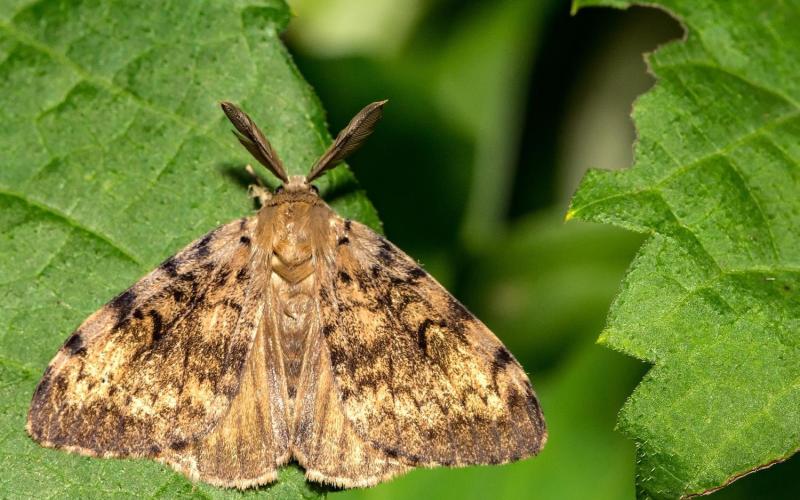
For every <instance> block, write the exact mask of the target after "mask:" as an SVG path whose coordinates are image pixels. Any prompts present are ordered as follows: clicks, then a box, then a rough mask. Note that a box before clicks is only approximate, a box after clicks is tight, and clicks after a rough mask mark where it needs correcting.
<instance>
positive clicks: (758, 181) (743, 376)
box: [568, 0, 800, 498]
mask: <svg viewBox="0 0 800 500" xmlns="http://www.w3.org/2000/svg"><path fill="white" fill-rule="evenodd" d="M595 4H603V5H613V6H617V7H624V6H627V5H628V2H623V1H614V0H581V1H578V2H576V7H579V6H584V5H595ZM655 4H656V5H658V6H661V7H663V8H665V9H667V10H669V11H670V12H672V13H674V14H675V15H676V16H678V17H679V19H681V21H682V22H683V23H684V26H685V28H686V30H687V38H686V40H685V41H682V42H677V43H672V44H669V45H667V46H665V47H663V48H661V49H659V50H658V51H656V52H655V53H654V54H653V55H651V56H650V57H649V63H650V67H651V69H652V71H653V73H654V74H655V76H656V77H657V79H658V83H657V85H656V86H655V88H654V89H653V90H652V91H650V92H648V93H647V94H645V95H644V96H643V97H642V98H641V99H640V100H639V101H638V102H637V104H636V106H635V109H634V119H635V122H636V126H637V129H638V134H639V139H638V142H637V144H636V154H635V158H636V159H635V164H634V166H633V168H631V169H629V170H626V171H619V172H600V171H591V172H590V173H589V174H587V176H586V178H585V179H584V180H583V182H582V184H581V186H580V188H579V190H578V192H577V193H576V195H575V198H574V199H573V202H572V208H571V210H570V212H569V213H568V218H569V217H577V218H581V219H585V220H592V221H600V222H606V223H610V224H614V225H617V226H621V227H624V228H628V229H632V230H634V231H640V232H645V233H649V234H650V238H649V239H648V241H647V242H646V243H645V244H644V246H643V247H642V249H641V250H640V252H639V254H638V257H637V258H636V260H635V261H634V264H633V266H632V268H631V269H630V271H629V274H628V275H627V277H626V279H625V281H624V284H623V288H622V291H621V292H620V294H619V296H618V297H617V299H616V301H615V303H614V305H613V306H612V309H611V312H610V316H609V319H608V325H607V328H606V330H605V331H604V332H603V334H602V336H601V342H602V343H604V344H606V345H608V346H610V347H612V348H614V349H618V350H620V351H622V352H625V353H628V354H630V355H632V356H635V357H637V358H639V359H642V360H646V361H648V362H650V363H653V364H654V366H653V368H652V369H651V370H650V371H649V373H648V374H647V376H646V377H645V378H644V380H643V381H642V383H641V384H640V385H639V386H638V387H637V389H636V390H635V392H634V394H633V395H632V396H631V398H630V400H629V401H628V402H627V403H626V405H625V406H624V408H623V411H622V413H621V415H620V419H619V427H620V428H621V429H622V430H623V431H624V432H625V433H626V434H627V435H629V436H631V437H633V438H634V439H635V441H636V446H637V450H638V451H637V454H638V457H637V487H638V490H639V493H640V496H642V497H653V498H674V497H678V496H686V495H691V494H700V493H705V492H708V491H711V490H714V489H716V488H719V487H722V486H724V485H726V484H728V483H729V482H731V481H733V480H735V479H737V478H738V477H741V476H742V475H744V474H747V473H749V472H752V471H754V470H757V469H759V468H761V467H765V466H768V465H769V464H771V463H774V462H776V461H781V460H785V459H786V458H787V457H789V456H791V455H792V454H793V453H795V452H796V451H797V450H798V448H799V447H800V425H798V422H800V343H799V340H800V339H799V338H798V333H799V332H800V293H799V291H800V161H799V160H800V140H798V137H800V106H799V103H800V63H798V59H797V57H796V56H797V54H798V52H800V37H798V33H800V32H798V30H797V26H798V25H800V4H798V2H796V1H789V2H770V3H765V2H751V1H749V0H737V1H730V2H724V3H720V2H714V1H711V0H703V1H696V0H691V1H690V0H672V1H667V0H663V1H657V2H655Z"/></svg>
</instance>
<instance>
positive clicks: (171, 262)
mask: <svg viewBox="0 0 800 500" xmlns="http://www.w3.org/2000/svg"><path fill="white" fill-rule="evenodd" d="M159 267H160V268H161V270H162V271H164V272H165V273H167V274H168V275H169V276H170V277H171V278H174V277H175V276H177V275H178V259H176V258H175V256H174V255H173V256H172V257H170V258H169V259H167V260H165V261H164V262H162V263H161V266H159Z"/></svg>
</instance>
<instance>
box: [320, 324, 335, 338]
mask: <svg viewBox="0 0 800 500" xmlns="http://www.w3.org/2000/svg"><path fill="white" fill-rule="evenodd" d="M334 330H336V327H335V326H333V325H325V326H323V327H322V335H324V336H325V337H328V336H330V334H332V333H333V332H334Z"/></svg>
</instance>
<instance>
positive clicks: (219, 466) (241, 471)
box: [27, 101, 547, 488]
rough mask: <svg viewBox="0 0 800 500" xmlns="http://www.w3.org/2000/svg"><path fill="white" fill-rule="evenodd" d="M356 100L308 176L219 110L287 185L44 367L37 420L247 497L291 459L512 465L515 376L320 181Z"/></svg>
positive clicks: (261, 192) (522, 421) (372, 466)
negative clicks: (321, 189) (326, 197)
mask: <svg viewBox="0 0 800 500" xmlns="http://www.w3.org/2000/svg"><path fill="white" fill-rule="evenodd" d="M385 102H386V101H382V102H375V103H372V104H370V105H368V106H366V107H365V108H364V109H363V110H361V111H360V112H359V113H358V114H357V115H356V116H355V117H354V118H353V120H352V121H351V122H350V123H349V124H348V125H347V126H346V127H345V128H344V129H343V130H342V131H341V132H340V133H339V134H338V136H337V137H336V139H335V140H334V142H333V144H332V145H331V146H330V147H329V148H328V150H327V151H326V152H325V153H324V154H323V155H322V156H321V157H320V158H319V160H318V161H317V162H316V163H315V164H314V165H313V166H312V167H311V170H310V172H309V174H308V175H306V176H297V175H292V176H289V175H287V174H286V170H285V169H284V167H283V165H282V163H281V161H280V159H279V158H278V156H277V154H276V153H275V151H274V149H273V148H272V146H271V145H270V143H269V142H268V141H267V139H266V138H265V137H264V134H262V133H261V131H260V130H259V129H258V127H257V126H256V125H255V123H254V122H253V121H252V120H251V119H250V117H249V116H247V115H246V114H245V113H244V112H243V111H241V110H240V109H239V108H237V107H236V106H235V105H233V104H231V103H228V102H224V103H222V109H223V111H224V113H225V114H226V115H227V117H228V118H229V119H230V121H231V122H232V123H233V126H234V128H235V131H234V133H235V134H236V136H237V138H238V139H239V142H241V144H242V145H243V146H244V147H245V148H247V150H248V151H249V152H250V153H251V154H252V155H253V156H254V157H255V159H256V160H258V161H259V162H260V163H261V164H263V165H264V166H265V167H266V168H267V169H268V170H269V171H270V172H272V173H273V174H274V175H275V176H276V177H277V178H278V179H280V180H281V181H282V183H283V184H282V185H281V186H280V187H278V188H277V189H276V190H275V191H274V192H269V191H268V190H266V189H265V188H264V187H263V186H262V187H259V188H258V189H257V195H258V196H259V197H260V199H261V201H262V207H261V208H260V210H259V211H258V213H257V214H256V215H254V216H248V217H243V218H241V219H238V220H235V221H233V222H230V223H228V224H225V225H223V226H220V227H218V228H216V229H214V230H212V231H211V232H209V233H208V234H206V235H204V236H203V237H201V238H199V239H198V240H196V241H194V242H193V243H191V244H189V245H188V246H187V247H186V248H184V249H183V250H181V251H180V252H178V253H177V254H176V255H174V256H173V257H170V258H168V259H167V260H165V261H164V262H163V263H162V264H161V265H160V266H158V268H156V269H155V270H153V271H152V272H150V274H147V275H146V276H144V277H143V278H142V279H140V280H139V281H138V282H137V283H135V284H134V285H133V286H132V287H130V288H129V289H128V290H126V291H124V292H122V293H121V294H119V295H118V296H117V297H115V298H114V299H113V300H111V301H110V302H109V303H108V304H106V305H105V306H103V307H102V308H101V309H100V310H98V311H96V312H95V313H94V314H92V315H91V316H90V317H89V318H88V319H86V320H85V321H84V322H83V324H81V325H80V326H79V327H78V329H77V330H76V331H75V332H74V333H72V335H71V336H70V337H69V338H68V339H67V341H66V342H65V343H64V345H63V346H62V347H61V349H60V350H59V351H58V353H57V354H56V356H55V358H53V360H52V361H51V363H50V364H49V366H48V367H47V369H46V370H45V372H44V375H43V377H42V379H41V381H40V382H39V385H38V387H37V388H36V391H35V393H34V396H33V401H32V402H31V406H30V411H29V414H28V420H27V431H28V433H29V434H30V435H31V436H32V437H33V439H34V440H36V441H38V442H39V443H41V444H42V445H44V446H47V447H51V448H59V449H63V450H67V451H70V452H75V453H80V454H82V455H89V456H95V457H149V458H153V459H156V460H159V461H161V462H163V463H166V464H168V465H170V466H171V467H173V468H174V469H175V470H177V471H179V472H181V473H183V474H185V475H186V476H188V477H189V478H191V479H192V480H199V481H203V482H206V483H210V484H212V485H217V486H222V487H236V488H248V487H255V486H258V485H262V484H266V483H269V482H272V481H274V480H275V479H276V478H277V470H278V468H279V467H281V466H282V465H284V464H286V463H288V462H290V461H296V462H297V463H299V464H300V465H301V466H302V467H303V468H304V469H305V474H306V476H307V478H308V479H309V480H312V481H317V482H322V483H327V484H330V485H335V486H338V487H365V486H371V485H374V484H376V483H378V482H381V481H385V480H388V479H389V478H392V477H393V476H396V475H398V474H401V473H403V472H406V471H408V470H409V469H411V468H413V467H432V466H438V465H445V466H465V465H472V464H501V463H506V462H510V461H514V460H518V459H521V458H524V457H528V456H530V455H534V454H536V453H538V452H539V451H540V450H541V449H542V447H543V446H544V443H545V440H546V438H547V433H546V430H545V422H544V418H543V416H542V412H541V409H540V406H539V402H538V400H537V397H536V395H535V393H534V391H533V389H532V387H531V384H530V382H529V380H528V377H527V376H526V374H525V372H524V371H523V369H522V368H521V367H520V365H519V364H518V363H517V361H516V360H515V359H514V357H513V356H512V355H511V353H510V352H509V351H508V349H506V347H504V346H503V344H502V343H501V342H500V341H499V340H498V339H497V337H495V336H494V334H492V332H490V331H489V330H488V329H487V328H486V326H484V325H483V323H481V322H480V321H479V320H478V319H477V318H475V316H473V315H472V314H471V313H470V312H469V311H467V309H465V308H464V306H463V305H461V303H459V302H458V301H457V300H456V299H455V298H453V296H451V295H450V294H449V293H448V292H447V291H446V290H445V289H444V288H443V287H442V286H441V285H440V284H439V283H438V282H437V281H436V280H435V279H433V278H432V277H431V276H430V275H429V274H428V273H427V272H425V271H424V270H423V269H422V268H420V266H419V265H418V264H417V263H416V262H415V261H414V260H413V259H411V258H410V257H408V256H407V255H406V254H404V253H403V252H402V251H401V250H399V249H398V248H397V247H396V246H395V245H393V244H392V243H390V242H389V241H387V240H386V239H384V238H383V237H382V236H380V235H378V234H376V233H375V232H373V231H372V230H370V229H369V228H368V227H366V226H365V225H362V224H360V223H358V222H356V221H353V220H347V219H343V218H342V217H340V216H338V215H337V214H336V213H335V212H334V211H333V210H332V209H331V208H330V207H329V206H328V205H327V204H326V203H325V202H324V201H323V200H322V199H321V198H320V196H319V195H318V192H317V189H316V188H315V187H314V186H313V185H312V184H311V183H312V181H314V180H315V179H317V178H319V177H320V176H321V175H323V174H324V173H325V172H327V171H328V170H330V169H331V168H333V167H334V166H336V165H337V164H339V163H340V162H341V161H342V160H343V159H344V158H345V157H346V156H347V155H348V154H350V153H352V152H353V151H354V150H356V149H357V148H358V147H359V146H360V145H361V144H362V143H363V141H364V140H365V139H366V137H367V136H369V135H370V133H371V132H372V131H373V128H374V126H375V124H376V122H377V121H378V119H379V118H380V116H381V114H382V108H383V105H384V103H385Z"/></svg>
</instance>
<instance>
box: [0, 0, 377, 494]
mask: <svg viewBox="0 0 800 500" xmlns="http://www.w3.org/2000/svg"><path fill="white" fill-rule="evenodd" d="M28 3H29V2H28ZM288 18H289V14H288V11H287V8H286V6H285V5H284V3H283V2H281V1H258V0H252V1H250V0H242V1H229V2H211V1H193V2H162V3H159V5H158V8H153V6H152V5H148V4H146V3H145V4H139V3H135V2H104V3H97V2H81V1H77V0H75V1H56V0H51V1H40V2H35V3H32V4H31V5H30V6H26V3H25V2H12V1H9V0H6V1H2V2H0V208H1V209H2V211H0V252H2V259H1V260H0V394H1V395H2V404H1V405H0V435H1V436H2V438H0V468H2V469H3V471H4V473H3V475H2V479H0V496H7V497H46V496H59V497H94V498H98V497H110V496H164V497H174V496H197V497H217V496H239V494H238V493H236V492H230V491H222V490H217V489H214V488H211V487H207V486H204V485H199V486H197V487H192V486H191V485H190V483H188V481H186V480H185V479H184V478H183V477H182V476H178V475H176V474H174V473H173V472H171V471H169V470H168V469H166V468H164V467H162V466H160V465H158V464H156V463H154V462H150V461H146V460H138V461H133V460H97V459H89V458H82V457H78V456H75V455H70V454H67V453H63V452H58V451H53V450H46V449H44V448H41V447H39V446H38V445H36V444H35V443H33V442H32V441H31V440H30V439H28V437H27V436H26V435H25V431H24V422H25V414H26V411H27V406H28V403H29V401H30V395H31V394H32V391H33V388H34V386H35V384H36V382H37V380H38V378H39V376H40V375H41V373H42V371H43V369H44V366H45V364H46V363H47V362H48V361H49V360H50V358H51V357H52V356H53V355H54V353H55V352H56V350H57V348H58V346H59V345H60V344H61V343H62V342H63V340H64V338H65V337H66V335H67V334H68V332H70V331H71V330H72V329H73V328H74V327H75V326H76V325H77V324H79V323H80V322H81V320H83V319H84V318H85V317H86V316H88V315H89V314H90V313H91V312H92V311H94V310H95V309H97V308H98V307H99V306H101V305H102V304H103V303H104V302H105V301H106V300H108V299H109V298H111V297H113V296H114V294H115V293H117V292H119V291H120V290H122V289H123V288H125V287H126V286H127V285H129V284H131V283H132V282H133V281H134V280H135V279H136V278H137V277H138V276H140V275H142V274H143V273H144V272H146V271H148V270H149V269H150V268H152V267H153V266H155V265H156V264H157V263H158V262H160V261H161V260H162V259H164V258H165V257H166V256H168V255H170V254H171V253H173V252H174V251H176V250H177V249H179V248H180V247H182V246H183V245H185V244H186V243H188V242H189V241H191V240H192V239H193V238H195V237H197V236H198V235H200V234H203V233H204V232H206V231H208V230H210V229H211V228H213V227H214V226H216V225H218V224H220V223H223V222H227V221H228V220H231V219H233V218H236V217H240V216H241V215H243V214H246V213H248V211H249V209H250V207H251V206H252V204H251V202H250V201H249V200H248V198H247V195H246V192H245V189H244V187H245V184H246V183H247V180H244V181H242V180H241V169H242V167H243V166H244V164H245V163H246V162H249V161H251V159H250V158H249V157H248V155H247V153H246V151H244V150H243V149H242V148H241V147H239V145H238V144H237V143H236V141H235V140H234V138H233V136H232V135H231V134H230V130H229V129H230V126H229V125H228V124H227V122H226V120H225V119H224V117H223V115H222V113H221V112H220V110H219V108H218V106H217V102H218V101H220V100H223V99H225V100H232V101H235V102H238V103H240V104H241V106H242V107H243V108H244V109H246V110H248V111H249V112H250V113H251V114H252V115H253V117H254V118H255V119H256V120H257V121H258V122H259V124H261V126H262V128H263V129H264V131H265V133H266V134H267V135H268V136H269V138H270V140H271V141H272V143H273V145H274V146H275V147H276V149H277V150H278V152H279V154H280V156H281V157H282V158H283V160H284V162H285V163H286V164H287V166H288V168H289V170H290V171H291V172H293V173H299V172H305V171H306V170H307V169H308V167H309V166H310V165H311V163H312V162H313V160H314V159H315V158H316V156H317V155H319V154H320V153H321V152H322V150H323V149H324V147H325V145H326V144H327V143H328V142H329V140H330V137H329V135H328V133H327V132H326V128H325V123H324V118H323V111H322V109H321V107H320V105H319V103H318V101H317V99H316V98H315V96H314V94H313V92H312V91H311V89H310V88H309V87H308V85H306V84H305V82H304V81H303V79H302V77H301V76H300V74H299V72H298V71H297V69H296V68H295V67H294V65H293V63H292V61H291V59H290V57H289V55H288V54H287V52H286V50H285V48H284V47H283V45H282V44H281V42H280V40H279V38H278V35H279V33H280V31H281V30H282V29H283V28H284V27H285V25H286V23H287V21H288ZM320 185H321V187H322V190H323V194H328V197H329V198H331V197H333V198H334V199H333V200H332V202H333V205H334V206H335V207H336V208H337V209H338V210H340V213H342V215H345V216H349V217H354V218H356V219H360V220H362V221H364V222H366V223H368V224H371V225H373V226H374V227H375V226H377V225H378V224H379V222H378V219H377V216H376V214H375V212H374V210H373V209H372V206H371V205H370V203H369V201H368V200H367V199H366V198H365V197H364V195H363V194H362V193H360V192H358V191H356V190H354V189H355V183H354V180H353V177H352V174H350V173H349V172H348V171H347V169H346V168H340V169H337V170H336V171H334V172H333V175H331V176H326V178H323V180H322V181H321V182H320ZM281 478H282V481H281V483H280V484H279V485H277V486H275V487H273V488H270V489H266V490H262V493H264V494H266V495H267V496H271V497H275V498H279V497H280V498H283V497H285V496H287V495H289V496H303V497H316V496H318V495H319V493H318V492H316V491H315V490H313V489H311V488H310V487H309V486H308V485H307V484H306V483H305V481H304V480H303V476H302V474H301V473H300V472H298V471H297V470H296V469H287V470H286V471H284V472H283V473H282V475H281ZM250 494H254V493H253V492H250Z"/></svg>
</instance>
